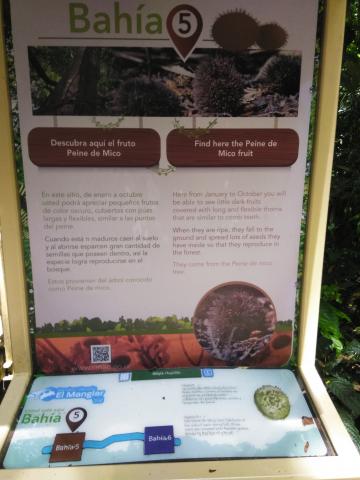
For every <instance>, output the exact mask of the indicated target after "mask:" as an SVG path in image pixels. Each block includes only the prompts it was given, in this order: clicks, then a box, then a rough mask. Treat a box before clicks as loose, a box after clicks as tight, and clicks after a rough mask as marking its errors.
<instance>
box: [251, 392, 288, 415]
mask: <svg viewBox="0 0 360 480" xmlns="http://www.w3.org/2000/svg"><path fill="white" fill-rule="evenodd" d="M254 401H255V404H256V406H257V408H258V410H259V411H260V412H261V413H262V414H263V415H264V416H265V417H267V418H270V419H271V420H283V419H284V418H286V417H287V416H288V415H289V413H290V401H289V397H288V396H287V395H286V393H284V392H283V391H282V390H281V389H280V388H279V387H274V386H272V385H263V386H262V387H260V388H258V389H257V390H256V392H255V393H254Z"/></svg>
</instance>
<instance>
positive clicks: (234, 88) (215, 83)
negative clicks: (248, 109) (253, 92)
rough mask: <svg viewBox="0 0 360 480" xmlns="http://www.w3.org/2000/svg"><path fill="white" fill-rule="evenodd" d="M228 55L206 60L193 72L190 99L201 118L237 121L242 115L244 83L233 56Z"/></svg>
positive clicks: (222, 54) (219, 55)
mask: <svg viewBox="0 0 360 480" xmlns="http://www.w3.org/2000/svg"><path fill="white" fill-rule="evenodd" d="M228 55H229V56H225V55H224V53H221V54H218V55H216V56H215V57H214V58H206V59H204V60H203V61H202V62H200V64H199V66H198V67H197V69H196V71H195V79H194V82H193V96H194V100H195V104H196V106H197V108H198V110H199V112H200V113H201V114H202V115H211V116H222V115H225V116H232V117H237V116H240V115H241V113H242V103H241V99H242V96H243V93H244V85H243V80H242V77H241V75H240V74H239V72H238V71H237V70H236V68H235V65H234V59H233V58H232V54H228Z"/></svg>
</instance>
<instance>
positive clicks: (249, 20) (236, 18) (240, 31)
mask: <svg viewBox="0 0 360 480" xmlns="http://www.w3.org/2000/svg"><path fill="white" fill-rule="evenodd" d="M258 28H259V25H258V22H257V21H256V20H255V19H254V18H253V17H252V16H251V15H249V14H248V13H246V12H244V11H243V10H235V11H232V12H227V13H224V14H222V15H220V16H219V17H218V18H217V19H216V20H215V23H214V25H213V27H212V30H211V34H212V37H213V39H214V40H215V42H216V43H217V44H218V45H219V46H220V47H222V48H224V49H225V50H229V51H230V52H239V51H241V50H246V49H248V48H249V47H251V45H253V44H254V43H255V42H256V38H257V35H258Z"/></svg>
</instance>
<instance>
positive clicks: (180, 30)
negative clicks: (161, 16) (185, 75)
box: [166, 5, 203, 62]
mask: <svg viewBox="0 0 360 480" xmlns="http://www.w3.org/2000/svg"><path fill="white" fill-rule="evenodd" d="M166 27H167V31H168V33H169V35H170V38H171V41H172V43H173V44H174V47H175V50H176V51H177V53H178V54H179V56H180V57H181V58H182V59H183V61H184V62H185V61H186V59H187V58H188V57H189V55H190V54H191V53H192V51H193V50H194V48H195V45H196V42H197V41H198V39H199V37H200V35H201V32H202V29H203V20H202V17H201V14H200V13H199V12H198V10H196V8H194V7H192V6H191V5H178V6H177V7H175V8H173V9H172V10H171V12H170V13H169V15H168V17H167V20H166Z"/></svg>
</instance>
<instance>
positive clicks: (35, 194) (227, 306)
mask: <svg viewBox="0 0 360 480" xmlns="http://www.w3.org/2000/svg"><path fill="white" fill-rule="evenodd" d="M11 7H12V23H13V34H14V51H15V63H16V73H17V82H18V96H19V113H20V127H21V138H22V153H23V163H24V172H25V181H26V192H27V206H28V214H29V229H30V250H31V258H32V266H33V282H34V297H35V314H36V355H37V361H38V366H39V368H40V369H41V370H42V371H43V372H45V373H55V372H63V373H67V372H72V373H73V372H80V371H82V372H96V371H115V370H119V369H124V370H135V369H143V368H144V369H148V368H163V367H166V368H171V367H174V368H176V367H197V366H230V365H244V366H256V367H276V366H281V365H284V364H286V363H287V361H288V360H289V357H290V355H291V345H292V337H293V322H294V315H295V296H296V282H297V268H298V249H299V237H300V223H301V215H302V196H303V184H304V174H305V160H306V150H307V136H308V124H309V112H310V101H311V86H312V74H313V62H314V44H315V34H316V20H317V1H316V0H304V1H302V2H298V0H270V1H269V0H251V1H249V0H224V1H223V2H218V1H215V0H208V1H206V2H205V1H201V0H195V1H191V2H188V3H181V2H176V1H159V0H158V1H150V0H148V1H145V2H134V1H129V0H122V1H114V2H103V1H100V0H84V1H81V2H71V1H69V0H66V1H65V0H58V1H56V2H48V1H47V0H31V1H27V2H23V1H21V0H13V1H12V2H11ZM29 19H32V20H31V21H29Z"/></svg>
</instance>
